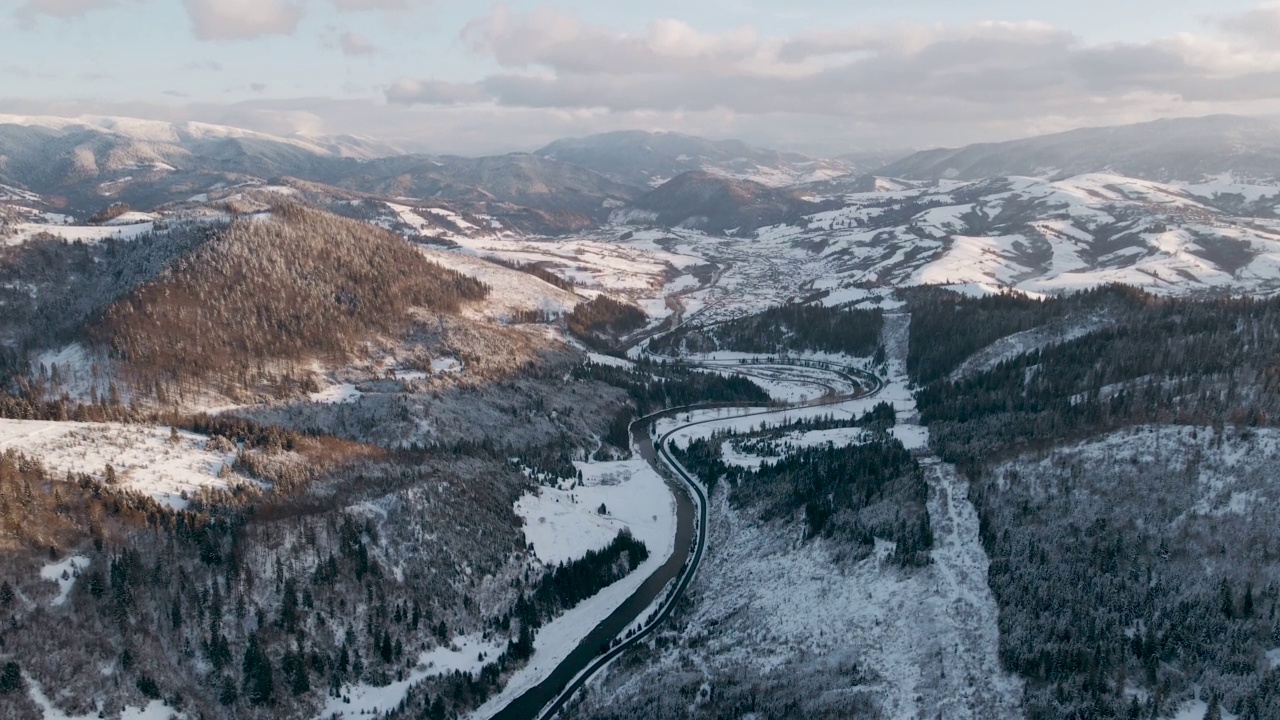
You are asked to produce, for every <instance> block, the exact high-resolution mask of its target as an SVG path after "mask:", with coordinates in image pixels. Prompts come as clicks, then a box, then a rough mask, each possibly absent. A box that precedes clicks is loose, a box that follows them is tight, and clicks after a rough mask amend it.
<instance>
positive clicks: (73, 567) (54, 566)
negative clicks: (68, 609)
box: [40, 555, 89, 607]
mask: <svg viewBox="0 0 1280 720" xmlns="http://www.w3.org/2000/svg"><path fill="white" fill-rule="evenodd" d="M87 567H89V558H87V557H85V556H84V555H72V556H70V557H67V558H63V559H62V560H59V561H57V562H51V563H49V564H48V565H45V566H44V567H42V568H40V577H41V578H43V579H45V580H48V581H50V582H55V583H58V596H57V597H55V598H54V599H53V600H50V601H49V605H50V607H56V606H58V605H61V604H63V603H65V602H66V601H67V596H68V595H69V594H71V588H72V587H74V586H75V584H76V578H78V577H80V571H81V570H84V569H85V568H87Z"/></svg>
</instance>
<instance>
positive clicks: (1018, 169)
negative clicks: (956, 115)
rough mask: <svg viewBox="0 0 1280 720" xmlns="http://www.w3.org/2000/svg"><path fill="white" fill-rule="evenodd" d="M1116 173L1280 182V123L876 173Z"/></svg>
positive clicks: (1210, 122)
mask: <svg viewBox="0 0 1280 720" xmlns="http://www.w3.org/2000/svg"><path fill="white" fill-rule="evenodd" d="M1097 172H1108V173H1113V174H1117V175H1126V176H1129V177H1136V178H1142V179H1146V180H1158V181H1162V182H1179V181H1181V182H1201V181H1204V180H1205V179H1207V178H1213V177H1220V176H1223V175H1232V176H1234V177H1237V178H1241V179H1246V180H1276V179H1280V120H1275V119H1267V118H1249V117H1238V116H1232V115H1215V116H1210V117H1201V118H1179V119H1168V120H1157V121H1155V122H1148V123H1140V124H1136V125H1124V126H1119V127H1103V128H1085V129H1081V130H1073V131H1070V132H1065V133H1058V134H1054V135H1044V136H1039V137H1032V138H1027V139H1024V140H1014V141H1011V142H1002V143H985V144H979V145H970V146H967V147H963V148H959V149H938V150H926V151H923V152H918V153H915V154H913V155H910V156H908V157H906V158H903V159H901V160H898V161H897V162H893V163H889V164H888V165H887V166H885V167H883V168H880V169H878V170H876V174H878V175H882V176H886V177H897V178H904V179H908V180H940V179H957V180H976V179H979V178H989V177H1000V176H1008V175H1027V176H1035V177H1048V178H1053V179H1059V178H1066V177H1071V176H1073V175H1081V174H1084V173H1097Z"/></svg>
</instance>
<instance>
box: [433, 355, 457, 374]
mask: <svg viewBox="0 0 1280 720" xmlns="http://www.w3.org/2000/svg"><path fill="white" fill-rule="evenodd" d="M431 372H433V373H460V372H462V363H461V362H460V361H459V360H458V359H457V358H452V357H441V358H435V359H434V360H432V361H431Z"/></svg>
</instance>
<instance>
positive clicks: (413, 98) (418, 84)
mask: <svg viewBox="0 0 1280 720" xmlns="http://www.w3.org/2000/svg"><path fill="white" fill-rule="evenodd" d="M386 96H387V100H389V101H390V102H392V103H396V104H400V105H459V104H463V103H480V102H484V101H486V100H487V99H488V97H489V96H488V94H487V93H485V91H484V90H483V89H481V88H480V87H478V86H476V85H471V84H468V83H452V82H445V81H443V80H401V81H399V82H397V83H395V84H394V85H392V86H390V87H388V88H387V89H386Z"/></svg>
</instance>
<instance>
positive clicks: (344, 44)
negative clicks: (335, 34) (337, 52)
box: [338, 31, 378, 57]
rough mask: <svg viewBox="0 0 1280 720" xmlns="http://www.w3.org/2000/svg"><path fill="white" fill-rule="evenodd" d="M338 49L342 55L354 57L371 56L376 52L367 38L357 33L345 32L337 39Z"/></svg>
mask: <svg viewBox="0 0 1280 720" xmlns="http://www.w3.org/2000/svg"><path fill="white" fill-rule="evenodd" d="M338 47H340V48H342V54H343V55H348V56H351V57H355V56H358V55H372V54H374V53H375V52H377V51H378V48H377V47H375V46H374V44H373V42H372V41H370V40H369V38H367V37H365V36H364V35H361V34H360V33H358V32H351V31H347V32H344V33H342V37H340V38H338Z"/></svg>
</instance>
